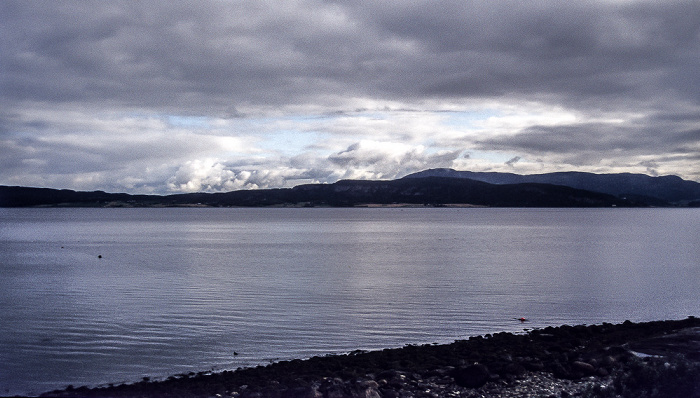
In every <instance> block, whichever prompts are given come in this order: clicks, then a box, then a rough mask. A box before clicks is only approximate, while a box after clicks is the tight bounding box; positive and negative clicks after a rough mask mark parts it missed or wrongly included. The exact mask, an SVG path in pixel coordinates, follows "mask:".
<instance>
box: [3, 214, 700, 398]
mask: <svg viewBox="0 0 700 398" xmlns="http://www.w3.org/2000/svg"><path fill="white" fill-rule="evenodd" d="M698 237H700V210H698V209H447V208H442V209H440V208H421V209H387V208H382V209H371V208H364V209H328V208H317V209H195V208H188V209H182V208H180V209H0V309H1V311H2V312H1V315H0V317H1V319H0V395H6V394H36V393H39V392H43V391H47V390H51V389H55V388H63V387H66V386H67V385H69V384H72V385H74V386H76V387H77V386H80V385H91V386H94V385H98V384H102V383H122V382H134V381H139V380H140V379H141V378H142V377H146V376H149V377H154V378H158V377H166V376H168V375H173V374H178V373H187V372H190V371H193V372H198V371H206V370H212V369H214V370H223V369H235V368H237V367H241V366H252V365H257V364H265V363H268V362H270V361H275V360H278V359H282V360H283V359H291V358H304V357H310V356H313V355H324V354H328V353H342V352H348V351H352V350H355V349H380V348H387V347H400V346H403V345H405V344H416V343H433V342H450V341H453V340H455V339H460V338H466V337H468V336H471V335H477V334H485V333H492V332H497V331H522V330H523V328H525V327H527V328H533V327H544V326H548V325H560V324H580V323H588V324H591V323H602V322H622V321H624V320H626V319H629V320H632V321H646V320H659V319H680V318H685V317H687V316H689V315H694V316H697V315H700V314H698V309H699V308H700V293H699V291H700V289H699V287H700V260H699V259H700V239H699V238H698ZM100 256H101V258H100ZM521 316H522V317H526V318H528V319H529V322H527V323H525V324H521V323H520V322H518V321H517V320H516V318H519V317H521Z"/></svg>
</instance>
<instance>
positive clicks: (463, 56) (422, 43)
mask: <svg viewBox="0 0 700 398" xmlns="http://www.w3.org/2000/svg"><path fill="white" fill-rule="evenodd" d="M0 7H2V9H1V10H0V11H1V13H2V17H1V18H2V25H1V26H2V28H1V29H2V31H1V33H2V37H3V39H2V42H3V44H2V46H3V50H4V51H3V54H4V57H3V61H2V62H3V76H4V77H3V78H2V91H3V97H5V98H6V99H13V100H21V99H31V100H45V101H61V100H63V101H78V100H99V99H102V100H106V101H116V102H122V103H126V104H131V105H134V104H139V105H140V104H146V105H148V106H153V105H154V104H163V105H178V106H191V107H193V108H197V107H198V105H199V104H200V102H201V101H204V103H205V104H206V105H210V106H211V105H215V106H217V107H220V108H223V107H225V106H224V105H225V104H226V103H227V102H228V103H229V104H230V105H235V104H237V103H253V104H257V103H259V104H278V105H279V104H285V103H286V104H289V103H298V102H300V101H301V102H314V101H318V99H319V98H321V97H323V96H329V95H335V94H338V91H337V90H342V95H357V96H380V97H384V98H386V99H397V98H399V99H401V98H403V97H410V98H420V97H423V96H428V97H430V96H443V95H447V96H456V97H472V96H494V95H495V96H500V95H506V94H509V95H521V96H527V95H534V96H542V95H558V96H561V97H562V98H564V100H567V99H568V100H569V101H573V100H574V99H577V100H579V99H583V100H585V101H589V102H590V101H591V98H597V97H602V98H605V97H606V96H616V95H617V96H619V95H649V94H651V93H654V92H655V91H665V90H667V89H672V90H674V91H675V92H676V93H677V94H678V95H682V96H689V97H692V98H693V99H695V100H697V99H698V95H700V94H698V91H697V90H692V89H689V87H697V86H698V83H700V80H699V76H700V72H698V70H700V68H698V56H699V55H700V52H699V51H698V50H699V48H700V46H699V45H698V41H699V40H698V39H699V36H698V32H699V31H700V6H698V4H697V2H695V1H670V2H639V3H634V2H629V3H628V2H624V3H616V2H571V3H563V2H527V1H525V2H509V1H503V2H492V1H489V2H479V1H477V2H469V3H465V2H455V1H430V2H362V3H354V2H353V3H347V4H345V3H335V4H331V3H327V2H296V3H276V2H274V3H272V2H271V3H266V2H235V1H234V2H223V1H222V2H146V3H143V2H137V3H132V2H119V1H116V2H109V3H104V2H99V3H90V2H88V3H85V2H12V1H7V2H3V3H2V5H0ZM572 98H573V99H572Z"/></svg>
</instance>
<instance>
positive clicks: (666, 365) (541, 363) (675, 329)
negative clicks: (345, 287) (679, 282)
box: [41, 316, 700, 398]
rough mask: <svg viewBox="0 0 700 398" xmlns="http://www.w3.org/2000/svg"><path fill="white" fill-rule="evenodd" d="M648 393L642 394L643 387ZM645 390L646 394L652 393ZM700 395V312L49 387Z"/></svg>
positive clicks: (102, 392)
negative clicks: (128, 380)
mask: <svg viewBox="0 0 700 398" xmlns="http://www.w3.org/2000/svg"><path fill="white" fill-rule="evenodd" d="M640 394H641V395H640ZM645 394H646V395H645ZM576 395H578V396H590V397H598V396H602V397H608V396H609V397H615V396H623V397H627V396H630V397H631V396H655V397H681V396H683V397H698V396H700V318H696V317H692V316H691V317H688V318H686V319H683V320H666V321H653V322H643V323H633V322H630V321H625V322H623V323H620V324H610V323H603V324H601V325H577V326H569V325H563V326H558V327H546V328H542V329H535V330H532V331H529V332H528V333H526V334H511V333H506V332H502V333H496V334H493V335H484V336H473V337H470V338H469V339H466V340H458V341H455V342H453V343H450V344H429V345H421V346H416V345H407V346H405V347H402V348H395V349H384V350H380V351H369V352H365V351H359V350H358V351H353V352H350V353H348V354H343V355H330V356H323V357H313V358H310V359H306V360H298V359H297V360H292V361H281V362H276V363H273V364H270V365H267V366H257V367H254V368H245V369H242V368H239V369H237V370H235V371H223V372H217V373H211V374H210V373H204V372H200V373H197V374H195V373H190V374H186V375H177V376H171V377H169V378H168V379H167V380H163V381H150V380H148V379H144V380H142V381H140V382H137V383H133V384H124V385H114V386H108V387H98V388H87V387H79V388H74V387H68V388H66V389H64V390H56V391H51V392H47V393H44V394H42V395H41V396H44V397H160V396H169V397H251V398H252V397H316V398H320V397H373V398H383V397H392V398H393V397H501V396H503V397H505V396H508V397H529V396H533V397H534V396H544V397H547V396H552V397H569V396H576Z"/></svg>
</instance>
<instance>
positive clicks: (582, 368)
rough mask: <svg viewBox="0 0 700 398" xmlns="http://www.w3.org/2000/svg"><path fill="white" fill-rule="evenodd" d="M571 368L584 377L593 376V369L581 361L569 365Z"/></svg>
mask: <svg viewBox="0 0 700 398" xmlns="http://www.w3.org/2000/svg"><path fill="white" fill-rule="evenodd" d="M571 368H572V369H573V370H574V371H576V372H581V373H583V374H584V375H586V376H590V375H593V374H595V367H594V366H593V365H591V364H590V363H587V362H583V361H574V362H572V363H571Z"/></svg>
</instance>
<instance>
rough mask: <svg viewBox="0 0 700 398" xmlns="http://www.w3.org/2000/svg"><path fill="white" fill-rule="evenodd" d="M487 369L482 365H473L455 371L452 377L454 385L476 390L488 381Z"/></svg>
mask: <svg viewBox="0 0 700 398" xmlns="http://www.w3.org/2000/svg"><path fill="white" fill-rule="evenodd" d="M489 375H490V374H489V369H488V368H487V367H486V365H483V364H479V363H477V364H473V365H469V366H463V367H459V368H457V369H455V370H454V371H453V373H452V377H454V379H455V383H456V384H457V385H459V386H462V387H468V388H478V387H481V386H483V385H484V384H486V382H487V381H488V380H489Z"/></svg>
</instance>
